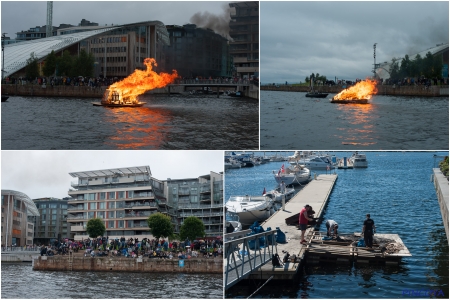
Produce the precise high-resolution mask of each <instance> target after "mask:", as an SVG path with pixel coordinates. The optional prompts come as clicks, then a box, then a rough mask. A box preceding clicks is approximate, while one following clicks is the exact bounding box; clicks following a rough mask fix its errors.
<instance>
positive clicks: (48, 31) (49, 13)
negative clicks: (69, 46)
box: [45, 1, 53, 37]
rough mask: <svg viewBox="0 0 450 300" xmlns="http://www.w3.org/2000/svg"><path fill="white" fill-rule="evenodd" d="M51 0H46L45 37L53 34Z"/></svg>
mask: <svg viewBox="0 0 450 300" xmlns="http://www.w3.org/2000/svg"><path fill="white" fill-rule="evenodd" d="M52 21H53V1H47V26H46V27H45V37H51V36H53V26H52Z"/></svg>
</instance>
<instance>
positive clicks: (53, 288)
mask: <svg viewBox="0 0 450 300" xmlns="http://www.w3.org/2000/svg"><path fill="white" fill-rule="evenodd" d="M1 272H2V291H1V297H2V299H11V298H16V299H17V298H20V299H113V298H127V299H154V298H163V299H189V298H190V299H222V298H223V281H222V277H223V276H222V275H221V274H169V273H167V274H161V273H157V274H156V273H124V272H54V271H33V270H32V267H31V263H15V264H7V263H2V267H1Z"/></svg>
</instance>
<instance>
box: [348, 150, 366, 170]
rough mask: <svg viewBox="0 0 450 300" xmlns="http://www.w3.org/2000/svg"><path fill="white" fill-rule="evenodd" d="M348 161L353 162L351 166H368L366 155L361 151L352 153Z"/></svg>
mask: <svg viewBox="0 0 450 300" xmlns="http://www.w3.org/2000/svg"><path fill="white" fill-rule="evenodd" d="M350 161H351V162H352V163H353V168H367V166H368V163H367V158H366V155H365V154H363V153H358V152H355V153H353V154H352V156H351V157H350Z"/></svg>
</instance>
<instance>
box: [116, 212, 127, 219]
mask: <svg viewBox="0 0 450 300" xmlns="http://www.w3.org/2000/svg"><path fill="white" fill-rule="evenodd" d="M124 216H125V212H124V211H117V212H116V218H123V217H124Z"/></svg>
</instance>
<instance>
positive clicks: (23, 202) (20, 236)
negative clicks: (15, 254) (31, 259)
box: [1, 190, 39, 247]
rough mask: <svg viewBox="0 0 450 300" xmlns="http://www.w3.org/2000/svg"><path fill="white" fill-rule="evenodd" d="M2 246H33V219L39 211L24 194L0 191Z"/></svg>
mask: <svg viewBox="0 0 450 300" xmlns="http://www.w3.org/2000/svg"><path fill="white" fill-rule="evenodd" d="M1 195H2V228H1V232H2V246H8V247H9V246H17V247H23V246H26V245H33V235H34V217H36V216H39V211H38V209H37V208H36V205H35V204H34V202H33V201H32V200H31V199H30V197H28V196H27V195H26V194H24V193H22V192H19V191H13V190H2V194H1Z"/></svg>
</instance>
